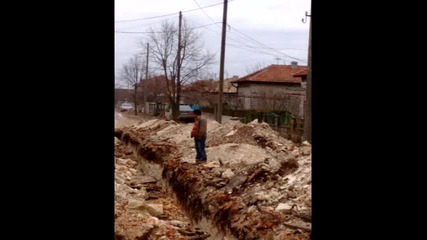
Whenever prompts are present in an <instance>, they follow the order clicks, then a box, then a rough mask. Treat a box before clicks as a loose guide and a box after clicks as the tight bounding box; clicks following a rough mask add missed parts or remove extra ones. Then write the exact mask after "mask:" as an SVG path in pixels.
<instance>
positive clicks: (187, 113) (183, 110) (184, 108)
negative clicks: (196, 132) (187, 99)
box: [165, 104, 194, 122]
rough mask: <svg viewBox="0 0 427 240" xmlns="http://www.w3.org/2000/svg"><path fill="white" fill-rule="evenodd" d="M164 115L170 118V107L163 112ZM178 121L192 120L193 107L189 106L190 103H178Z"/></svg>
mask: <svg viewBox="0 0 427 240" xmlns="http://www.w3.org/2000/svg"><path fill="white" fill-rule="evenodd" d="M165 117H166V119H168V120H170V119H172V109H171V108H169V109H168V110H167V111H166V112H165ZM178 121H182V122H194V114H193V108H191V105H189V104H180V105H179V114H178Z"/></svg>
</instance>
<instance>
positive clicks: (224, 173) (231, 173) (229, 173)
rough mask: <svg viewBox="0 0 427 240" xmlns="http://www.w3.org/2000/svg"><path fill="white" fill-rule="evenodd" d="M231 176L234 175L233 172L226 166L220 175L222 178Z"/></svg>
mask: <svg viewBox="0 0 427 240" xmlns="http://www.w3.org/2000/svg"><path fill="white" fill-rule="evenodd" d="M232 176H234V172H233V171H231V169H229V168H227V169H226V170H225V171H224V172H223V173H222V175H221V177H223V178H231V177H232Z"/></svg>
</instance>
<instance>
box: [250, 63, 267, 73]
mask: <svg viewBox="0 0 427 240" xmlns="http://www.w3.org/2000/svg"><path fill="white" fill-rule="evenodd" d="M266 67H267V66H266V65H265V64H261V63H257V64H255V65H251V66H246V73H247V74H252V73H254V72H258V71H259V70H261V69H264V68H266Z"/></svg>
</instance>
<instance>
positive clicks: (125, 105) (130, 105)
mask: <svg viewBox="0 0 427 240" xmlns="http://www.w3.org/2000/svg"><path fill="white" fill-rule="evenodd" d="M122 106H123V107H132V104H130V103H123V105H122Z"/></svg>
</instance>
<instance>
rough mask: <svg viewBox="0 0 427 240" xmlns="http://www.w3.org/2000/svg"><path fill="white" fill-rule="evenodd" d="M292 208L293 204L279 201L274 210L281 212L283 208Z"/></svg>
mask: <svg viewBox="0 0 427 240" xmlns="http://www.w3.org/2000/svg"><path fill="white" fill-rule="evenodd" d="M291 208H292V205H290V204H289V203H279V205H277V207H276V208H275V209H274V211H276V212H279V211H283V210H291Z"/></svg>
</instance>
